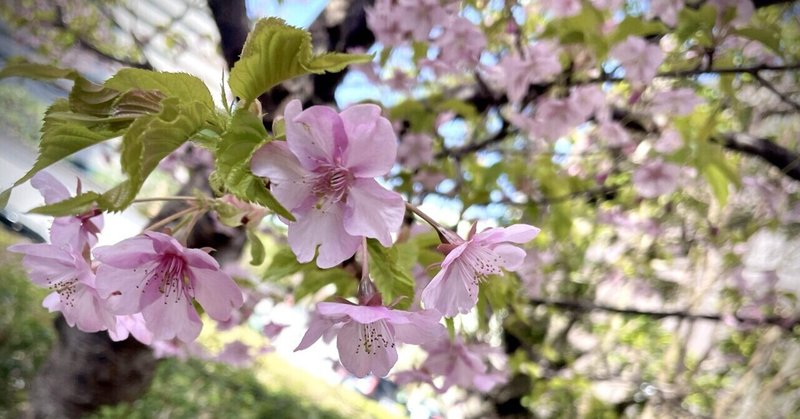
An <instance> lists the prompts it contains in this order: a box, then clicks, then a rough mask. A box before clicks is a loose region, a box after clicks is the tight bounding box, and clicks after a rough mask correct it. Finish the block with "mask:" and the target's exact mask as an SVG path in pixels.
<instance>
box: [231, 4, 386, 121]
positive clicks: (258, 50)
mask: <svg viewBox="0 0 800 419" xmlns="http://www.w3.org/2000/svg"><path fill="white" fill-rule="evenodd" d="M371 59H372V56H370V55H362V54H358V55H354V54H341V53H331V54H323V55H320V56H313V54H312V45H311V34H310V33H308V32H307V31H305V30H303V29H299V28H295V27H293V26H289V25H287V24H286V23H285V22H284V21H283V20H281V19H277V18H269V19H261V20H259V21H258V22H257V23H256V27H255V28H254V29H253V31H252V32H250V34H249V35H248V36H247V41H245V44H244V48H243V49H242V55H241V58H240V59H239V61H237V62H236V64H234V66H233V69H231V75H230V80H229V84H230V86H231V90H232V91H233V93H234V94H235V95H236V96H238V97H239V98H241V99H242V100H244V101H245V104H246V105H249V103H250V102H252V101H253V100H255V99H256V98H257V97H258V96H259V95H261V94H262V93H264V92H266V91H267V90H269V89H271V88H272V87H274V86H276V85H278V84H279V83H281V82H283V81H285V80H288V79H291V78H294V77H297V76H301V75H303V74H308V73H322V72H325V71H330V72H335V71H340V70H342V69H343V68H344V67H345V66H347V65H348V64H353V63H362V62H368V61H370V60H371ZM245 107H246V106H245Z"/></svg>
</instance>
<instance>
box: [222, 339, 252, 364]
mask: <svg viewBox="0 0 800 419" xmlns="http://www.w3.org/2000/svg"><path fill="white" fill-rule="evenodd" d="M216 360H217V361H219V362H223V363H226V364H228V365H231V366H233V367H246V366H248V365H250V364H251V363H252V362H253V356H252V355H250V345H248V344H246V343H244V342H242V341H240V340H235V341H233V342H229V343H226V344H225V347H223V348H222V352H220V353H219V354H218V355H217V357H216Z"/></svg>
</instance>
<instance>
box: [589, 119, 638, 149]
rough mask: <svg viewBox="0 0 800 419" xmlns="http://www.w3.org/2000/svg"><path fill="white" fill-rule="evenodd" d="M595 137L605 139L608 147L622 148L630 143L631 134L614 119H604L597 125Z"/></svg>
mask: <svg viewBox="0 0 800 419" xmlns="http://www.w3.org/2000/svg"><path fill="white" fill-rule="evenodd" d="M596 135H597V137H599V138H600V139H602V140H603V141H605V143H606V144H608V146H609V147H615V148H623V147H625V146H628V145H630V144H631V143H632V140H631V136H630V134H628V131H627V130H626V129H625V127H623V126H622V124H620V123H619V122H616V121H604V122H601V123H600V125H599V126H598V127H597V132H596Z"/></svg>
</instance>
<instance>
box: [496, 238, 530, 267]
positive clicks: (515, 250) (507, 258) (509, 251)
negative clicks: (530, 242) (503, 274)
mask: <svg viewBox="0 0 800 419" xmlns="http://www.w3.org/2000/svg"><path fill="white" fill-rule="evenodd" d="M492 250H493V251H494V252H495V253H497V255H498V256H500V257H501V258H502V259H503V263H502V267H503V269H505V270H508V271H515V270H517V269H518V268H519V267H520V266H522V262H523V261H524V260H525V256H527V253H525V251H524V250H522V249H520V248H519V247H517V246H514V245H510V244H501V245H498V246H497V247H495V248H494V249H492Z"/></svg>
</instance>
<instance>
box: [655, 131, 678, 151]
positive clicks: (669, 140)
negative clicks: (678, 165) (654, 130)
mask: <svg viewBox="0 0 800 419" xmlns="http://www.w3.org/2000/svg"><path fill="white" fill-rule="evenodd" d="M682 146H683V139H681V134H680V133H679V132H678V131H676V130H674V129H668V130H665V131H664V132H662V133H661V136H660V137H658V140H656V143H655V145H654V146H653V148H654V149H655V150H656V151H657V152H659V153H663V154H669V153H673V152H675V151H677V150H679V149H680V148H681V147H682Z"/></svg>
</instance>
